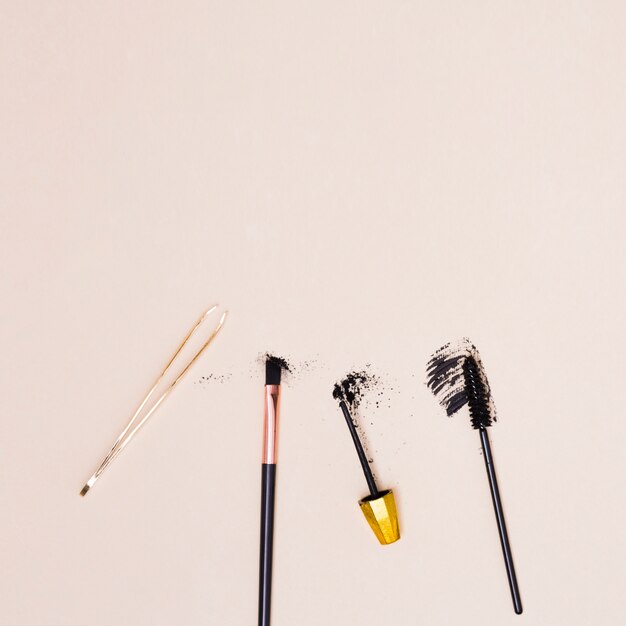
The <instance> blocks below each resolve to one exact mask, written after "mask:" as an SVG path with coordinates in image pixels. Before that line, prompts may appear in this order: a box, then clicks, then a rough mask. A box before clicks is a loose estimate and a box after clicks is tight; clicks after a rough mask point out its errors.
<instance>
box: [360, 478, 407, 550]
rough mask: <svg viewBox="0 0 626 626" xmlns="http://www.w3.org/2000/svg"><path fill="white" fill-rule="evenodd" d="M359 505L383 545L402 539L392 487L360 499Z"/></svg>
mask: <svg viewBox="0 0 626 626" xmlns="http://www.w3.org/2000/svg"><path fill="white" fill-rule="evenodd" d="M359 506H360V507H361V511H363V515H365V519H366V520H367V523H368V524H369V525H370V528H371V529H372V530H373V531H374V534H375V535H376V538H377V539H378V541H380V543H381V544H382V545H387V544H390V543H394V542H395V541H398V539H400V526H399V525H398V511H397V510H396V500H395V498H394V497H393V491H391V489H387V490H385V491H381V492H380V493H378V494H376V495H375V496H367V497H366V498H363V499H362V500H359Z"/></svg>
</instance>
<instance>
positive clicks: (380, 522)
mask: <svg viewBox="0 0 626 626" xmlns="http://www.w3.org/2000/svg"><path fill="white" fill-rule="evenodd" d="M333 397H334V398H335V399H336V400H339V408H340V409H341V412H342V413H343V416H344V418H345V420H346V424H347V425H348V430H349V431H350V435H351V436H352V442H353V443H354V447H355V448H356V453H357V456H358V457H359V462H360V463H361V469H362V470H363V474H364V476H365V481H366V482H367V487H368V489H369V492H370V495H369V496H366V497H365V498H362V499H361V500H359V506H360V507H361V511H362V512H363V515H364V516H365V519H366V520H367V523H368V524H369V525H370V528H371V529H372V531H373V532H374V534H375V535H376V538H377V539H378V541H379V542H380V543H381V544H382V545H388V544H390V543H394V542H395V541H398V539H400V527H399V524H398V512H397V509H396V501H395V498H394V495H393V491H392V490H391V489H385V490H383V491H380V490H379V489H378V486H377V485H376V480H375V478H374V474H373V473H372V468H371V467H370V464H369V461H368V460H367V456H366V455H365V450H363V444H362V443H361V439H360V438H359V433H358V432H357V429H356V425H355V422H354V420H353V419H352V415H350V409H349V408H348V403H347V401H346V398H345V394H344V389H343V387H342V386H341V385H340V384H337V385H335V389H334V391H333Z"/></svg>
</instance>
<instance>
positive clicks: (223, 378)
mask: <svg viewBox="0 0 626 626" xmlns="http://www.w3.org/2000/svg"><path fill="white" fill-rule="evenodd" d="M232 376H233V375H232V374H230V373H226V374H208V375H207V376H200V378H199V379H198V380H196V381H195V383H194V384H195V385H208V384H209V383H219V384H220V385H223V384H224V383H226V382H228V381H229V380H230V379H231V378H232Z"/></svg>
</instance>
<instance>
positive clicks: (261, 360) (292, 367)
mask: <svg viewBox="0 0 626 626" xmlns="http://www.w3.org/2000/svg"><path fill="white" fill-rule="evenodd" d="M268 360H270V361H273V362H274V363H276V365H278V366H279V367H280V368H281V369H282V370H283V374H285V373H288V374H289V376H288V377H287V383H289V381H290V380H293V379H294V378H297V377H298V376H299V375H300V374H302V373H308V372H311V371H313V370H315V369H316V367H317V364H318V360H317V359H308V360H306V361H295V360H294V359H291V358H289V357H285V356H278V355H276V354H275V353H273V352H262V353H261V354H259V356H258V358H257V359H256V363H255V364H254V366H253V367H252V368H251V370H250V375H251V376H252V377H256V375H257V372H258V371H259V368H258V365H261V364H262V365H263V367H265V363H266V362H267V361H268Z"/></svg>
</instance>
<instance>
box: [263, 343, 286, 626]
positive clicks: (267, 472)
mask: <svg viewBox="0 0 626 626" xmlns="http://www.w3.org/2000/svg"><path fill="white" fill-rule="evenodd" d="M283 369H287V370H288V369H289V366H288V364H287V362H286V361H285V360H284V359H281V358H279V357H275V356H271V355H268V356H267V359H266V361H265V409H264V415H263V459H262V464H261V547H260V556H259V626H269V623H270V610H271V603H272V561H273V547H274V495H275V485H276V448H277V446H276V439H277V434H278V400H279V398H280V380H281V375H282V371H283Z"/></svg>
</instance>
